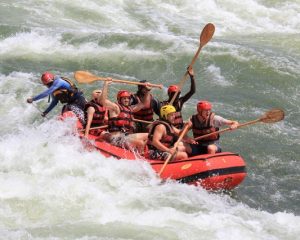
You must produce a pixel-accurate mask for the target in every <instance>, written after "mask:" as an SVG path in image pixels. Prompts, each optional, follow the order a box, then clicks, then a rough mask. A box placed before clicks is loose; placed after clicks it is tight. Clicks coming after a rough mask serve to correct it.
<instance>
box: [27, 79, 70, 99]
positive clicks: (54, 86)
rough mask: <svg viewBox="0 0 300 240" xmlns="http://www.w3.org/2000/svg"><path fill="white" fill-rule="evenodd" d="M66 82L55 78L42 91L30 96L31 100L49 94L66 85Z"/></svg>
mask: <svg viewBox="0 0 300 240" xmlns="http://www.w3.org/2000/svg"><path fill="white" fill-rule="evenodd" d="M66 84H68V83H67V82H65V81H63V80H61V79H57V80H56V81H54V82H53V84H52V86H51V87H50V88H48V89H46V90H45V91H44V92H42V93H40V94H39V95H37V96H35V97H32V100H33V101H37V100H40V99H42V98H44V97H47V96H49V95H50V94H52V93H53V92H54V91H55V90H57V89H59V88H61V87H66V86H68V85H69V84H68V85H66Z"/></svg>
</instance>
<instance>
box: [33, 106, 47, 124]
mask: <svg viewBox="0 0 300 240" xmlns="http://www.w3.org/2000/svg"><path fill="white" fill-rule="evenodd" d="M31 105H32V106H34V107H35V109H36V110H38V111H39V112H40V113H41V114H44V113H43V111H42V110H41V109H39V108H38V106H37V105H35V104H34V103H32V104H31ZM44 118H46V119H48V120H50V118H49V117H47V116H44Z"/></svg>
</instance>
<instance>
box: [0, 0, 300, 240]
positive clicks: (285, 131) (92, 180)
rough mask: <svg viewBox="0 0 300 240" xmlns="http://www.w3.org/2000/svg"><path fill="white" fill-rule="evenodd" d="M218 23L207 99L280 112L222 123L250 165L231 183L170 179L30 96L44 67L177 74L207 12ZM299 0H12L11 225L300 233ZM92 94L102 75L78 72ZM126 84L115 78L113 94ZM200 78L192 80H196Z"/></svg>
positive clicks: (201, 64)
mask: <svg viewBox="0 0 300 240" xmlns="http://www.w3.org/2000/svg"><path fill="white" fill-rule="evenodd" d="M209 22H211V23H213V24H214V25H215V27H216V31H215V34H214V37H213V38H212V40H211V41H210V42H208V43H207V45H206V46H205V47H203V49H202V50H201V53H200V55H199V59H198V60H197V62H196V63H195V65H194V71H195V75H196V76H195V77H196V84H197V91H196V93H195V94H194V95H193V96H192V98H191V99H190V100H189V102H188V103H187V104H185V106H184V109H183V115H184V118H185V119H187V118H188V117H189V116H191V115H192V114H193V113H195V110H196V109H195V106H196V103H197V102H198V100H200V99H206V100H209V101H211V102H212V104H213V109H214V111H215V112H216V113H217V114H219V115H221V116H224V117H226V118H229V119H236V120H238V121H239V122H241V123H242V122H247V121H251V120H254V119H257V118H259V117H261V116H262V115H263V114H264V113H265V112H267V111H268V110H270V109H272V108H281V109H284V111H285V119H284V120H283V121H281V122H278V123H275V124H267V123H258V124H256V125H252V126H248V127H245V128H243V129H239V130H236V131H233V132H229V133H224V134H223V135H222V136H221V143H222V147H223V150H225V151H230V152H236V153H239V154H240V155H241V156H242V157H243V158H244V160H245V162H246V164H247V171H248V176H247V178H246V179H245V180H244V182H243V183H242V184H241V185H240V186H239V187H238V188H236V189H235V190H234V191H232V192H230V193H211V192H207V191H205V190H203V189H201V188H196V187H193V186H188V185H184V184H179V183H176V182H172V181H170V182H167V183H165V184H160V181H159V179H158V177H157V176H156V175H155V173H154V172H153V171H152V168H151V167H150V166H149V165H148V164H146V163H145V162H143V161H134V162H132V161H127V160H116V159H114V158H108V159H107V158H104V157H102V156H100V155H99V154H98V153H97V152H87V151H86V150H84V149H83V147H82V145H81V143H80V141H79V140H78V138H77V137H76V136H73V135H72V134H71V132H72V129H71V127H70V125H71V124H70V123H69V122H67V123H63V122H60V121H58V120H57V119H56V117H57V115H58V114H59V112H60V109H61V106H59V107H57V108H56V109H55V110H53V111H52V112H51V113H50V114H49V115H48V118H49V119H43V118H42V117H41V116H40V112H39V111H42V110H44V109H45V108H46V107H47V105H48V102H47V99H44V100H41V101H39V102H37V103H36V104H35V105H34V106H33V105H30V104H27V103H26V99H27V98H28V97H30V96H33V95H36V94H38V93H40V92H41V91H43V90H44V89H45V88H44V86H42V84H41V83H40V81H39V78H40V75H41V73H42V72H44V71H52V72H53V73H55V74H59V75H62V76H65V77H69V78H71V79H73V74H74V72H75V71H77V70H87V71H90V72H92V73H93V74H96V75H99V76H104V77H107V76H110V77H114V78H117V79H127V80H132V81H138V80H142V79H147V80H149V81H151V82H152V83H162V84H163V85H164V86H165V87H164V89H163V91H162V90H154V91H153V95H155V96H156V97H158V98H159V99H161V100H163V99H165V98H166V89H167V87H168V85H170V84H175V83H178V82H179V80H180V79H181V77H182V76H183V74H184V73H185V69H186V67H187V65H188V64H189V63H190V62H191V59H192V58H193V56H194V54H195V52H196V50H197V48H198V46H199V36H200V33H201V30H202V29H203V27H204V26H205V24H207V23H209ZM299 81H300V2H299V0H284V1H283V0H282V1H279V0H244V1H238V0H224V1H219V0H206V1H200V0H185V1H175V0H173V1H170V0H169V1H166V0H165V1H146V0H141V1H129V0H127V1H126V0H123V1H121V0H114V1H105V0H85V1H82V0H72V1H71V0H56V1H55V0H47V1H44V0H26V1H25V0H23V1H21V0H15V1H11V0H1V1H0V101H1V105H0V114H1V118H0V122H1V128H0V239H5V240H10V239H11V240H15V239H39V240H40V239H43V240H44V239H47V240H48V239H49V240H54V239H55V240H57V239H70V240H71V239H72V240H73V239H76V240H77V239H80V240H94V239H105V240H108V239H109V240H110V239H118V240H120V239H139V240H140V239H205V240H207V239H265V240H269V239H270V240H277V239H285V240H286V239H292V240H295V239H298V238H299V235H300V200H299V199H300V189H299V185H300V165H299V156H300V146H299V145H300V140H299V130H300V121H299V117H300V115H299V113H300V111H299V109H300V94H299V93H300V87H299V86H300V85H299V83H300V82H299ZM79 87H80V88H81V89H82V90H83V91H84V93H85V96H86V97H87V98H90V94H91V91H92V90H93V89H96V88H101V87H102V83H101V82H94V83H93V84H90V85H86V84H79ZM119 89H127V90H130V91H132V92H135V91H136V87H135V86H132V85H120V84H113V85H112V86H111V87H110V94H109V95H110V99H112V100H113V99H114V98H115V95H116V92H117V91H118V90H119ZM188 89H189V81H187V82H186V84H185V85H184V89H183V93H184V92H186V91H188Z"/></svg>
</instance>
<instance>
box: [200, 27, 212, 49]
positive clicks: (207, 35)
mask: <svg viewBox="0 0 300 240" xmlns="http://www.w3.org/2000/svg"><path fill="white" fill-rule="evenodd" d="M214 33H215V25H213V24H212V23H208V24H206V25H205V27H204V28H203V30H202V32H201V35H200V45H201V46H202V47H203V46H204V45H206V44H207V43H208V42H209V41H210V39H211V38H212V37H213V35H214Z"/></svg>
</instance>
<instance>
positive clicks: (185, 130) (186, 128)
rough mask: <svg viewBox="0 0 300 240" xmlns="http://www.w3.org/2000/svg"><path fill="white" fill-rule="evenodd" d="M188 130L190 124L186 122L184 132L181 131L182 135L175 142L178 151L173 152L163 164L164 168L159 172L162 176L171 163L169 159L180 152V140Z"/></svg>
mask: <svg viewBox="0 0 300 240" xmlns="http://www.w3.org/2000/svg"><path fill="white" fill-rule="evenodd" d="M188 130H189V125H188V124H186V125H185V127H184V128H183V130H182V132H181V133H180V135H179V137H178V140H177V141H176V143H175V144H174V148H175V149H176V151H175V152H174V153H173V154H171V155H169V157H168V158H167V159H166V161H165V163H164V165H163V166H162V168H161V169H160V171H159V173H158V175H159V176H161V174H162V172H163V171H164V170H165V168H166V166H167V164H168V163H169V161H170V160H171V159H173V158H174V157H175V156H176V154H177V152H178V145H179V143H180V141H181V140H182V138H183V137H184V136H185V134H186V133H187V131H188Z"/></svg>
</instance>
